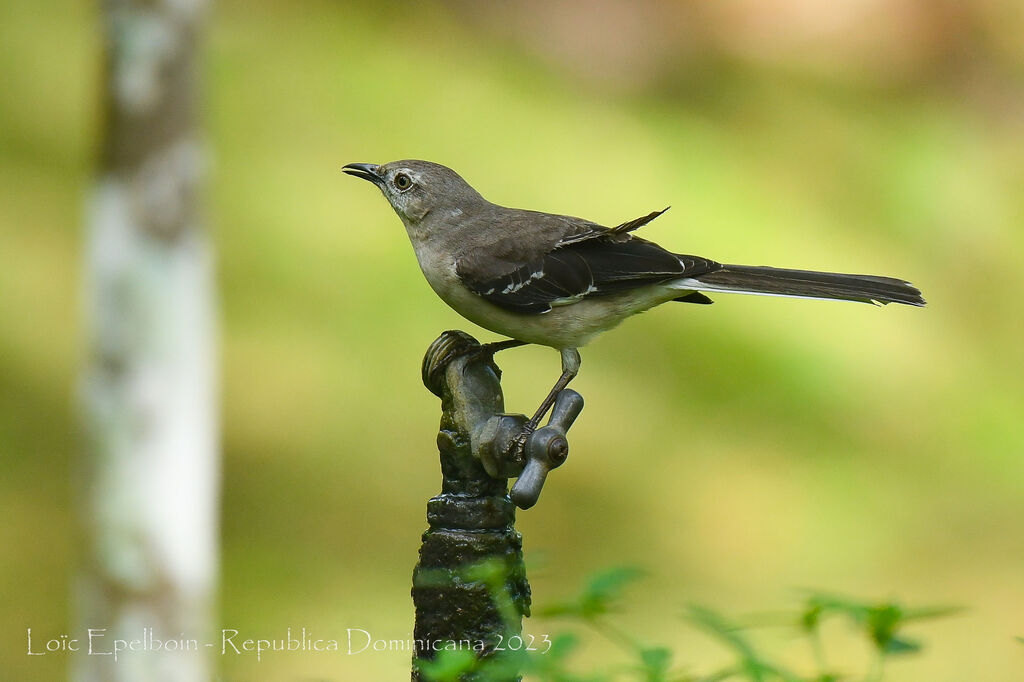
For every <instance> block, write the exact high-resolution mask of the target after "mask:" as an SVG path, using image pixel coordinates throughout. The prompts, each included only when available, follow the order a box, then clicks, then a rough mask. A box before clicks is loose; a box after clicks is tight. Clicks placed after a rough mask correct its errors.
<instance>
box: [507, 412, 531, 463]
mask: <svg viewBox="0 0 1024 682" xmlns="http://www.w3.org/2000/svg"><path fill="white" fill-rule="evenodd" d="M536 430H537V425H536V424H534V423H533V422H532V421H528V422H526V424H524V425H523V428H522V430H521V431H520V432H519V433H517V434H516V435H515V436H514V437H513V438H512V442H511V443H510V444H509V452H510V453H511V454H512V456H513V457H514V458H515V459H516V460H517V461H519V462H526V442H527V441H528V440H530V436H532V435H533V432H534V431H536Z"/></svg>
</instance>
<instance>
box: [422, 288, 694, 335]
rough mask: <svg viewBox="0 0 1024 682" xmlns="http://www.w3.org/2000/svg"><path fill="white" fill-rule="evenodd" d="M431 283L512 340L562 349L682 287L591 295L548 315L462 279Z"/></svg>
mask: <svg viewBox="0 0 1024 682" xmlns="http://www.w3.org/2000/svg"><path fill="white" fill-rule="evenodd" d="M424 274H427V273H426V269H425V271H424ZM453 275H454V273H453ZM427 281H428V282H429V283H430V286H431V288H432V289H433V290H434V292H435V293H437V295H438V296H440V297H441V299H442V300H443V301H444V302H445V303H447V304H448V305H449V306H450V307H451V308H452V309H453V310H455V312H457V313H459V314H460V315H462V316H463V317H465V318H466V319H467V320H469V321H470V322H473V323H474V324H477V325H479V326H481V327H483V328H484V329H488V330H490V331H492V332H495V333H497V334H502V335H504V336H508V337H510V338H513V339H518V340H520V341H525V342H527V343H536V344H540V345H543V346H551V347H552V348H559V349H561V348H579V347H581V346H585V345H586V344H587V343H589V342H590V341H591V340H592V339H593V338H594V337H595V336H597V335H598V334H600V333H601V332H603V331H607V330H608V329H611V328H612V327H614V326H616V325H618V324H619V323H620V322H622V320H624V319H626V318H627V317H629V316H630V315H633V314H635V313H638V312H641V311H643V310H646V309H648V308H650V307H652V306H655V305H658V304H659V303H663V302H665V301H668V300H671V299H672V298H675V297H677V296H679V292H678V291H675V290H670V289H668V288H664V287H643V288H641V289H636V290H633V291H627V292H623V293H620V294H615V295H611V296H592V297H590V298H586V299H583V300H581V301H578V302H576V303H572V304H570V305H562V306H555V307H554V308H552V309H551V310H550V311H548V312H546V313H541V314H525V313H516V312H512V311H510V310H506V309H505V308H502V307H500V306H497V305H495V304H493V303H491V302H489V301H487V300H486V299H484V298H481V297H480V296H477V295H476V294H474V293H473V292H471V291H470V290H469V289H467V288H466V287H465V286H464V285H462V283H461V282H459V281H458V279H457V277H454V276H453V277H451V278H447V277H446V278H443V279H442V278H436V279H433V280H432V278H431V277H430V276H428V277H427Z"/></svg>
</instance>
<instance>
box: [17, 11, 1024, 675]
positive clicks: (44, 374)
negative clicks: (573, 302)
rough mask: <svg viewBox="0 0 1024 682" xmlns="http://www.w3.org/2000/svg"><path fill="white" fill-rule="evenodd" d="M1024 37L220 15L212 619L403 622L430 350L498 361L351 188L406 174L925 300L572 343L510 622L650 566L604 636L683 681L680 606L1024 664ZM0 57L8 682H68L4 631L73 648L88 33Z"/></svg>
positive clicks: (251, 627)
mask: <svg viewBox="0 0 1024 682" xmlns="http://www.w3.org/2000/svg"><path fill="white" fill-rule="evenodd" d="M1022 32H1024V20H1022V18H1021V7H1020V4H1019V3H1015V2H1014V3H1001V2H997V1H996V0H983V1H979V2H974V3H932V2H925V1H923V0H918V1H914V0H894V1H893V2H887V3H881V2H868V1H867V0H862V1H860V2H852V3H836V4H835V6H833V4H832V3H804V2H798V1H797V0H782V1H781V2H778V3H764V5H762V4H759V3H752V2H747V1H744V0H728V1H727V2H722V3H695V4H694V3H686V4H684V3H670V2H654V1H644V2H636V3H626V2H615V1H613V0H602V2H599V3H584V2H563V3H554V4H545V3H541V2H539V1H535V2H523V3H503V4H501V5H498V4H497V3H496V4H495V5H494V6H491V5H489V4H483V3H479V4H477V3H470V2H468V1H466V2H454V1H453V2H446V3H445V2H427V3H416V4H412V3H374V4H371V3H355V2H352V3H348V2H344V3H342V2H326V1H321V2H315V1H307V2H241V1H239V0H226V1H224V2H217V3H216V5H215V7H214V11H213V14H212V16H211V24H210V32H209V35H208V44H207V53H206V60H205V64H206V81H205V88H206V90H205V96H206V107H205V110H206V129H207V131H208V142H209V148H210V152H211V162H212V163H211V168H210V170H211V172H210V176H209V178H210V180H209V185H208V192H207V209H208V211H207V215H208V223H209V225H210V227H211V230H212V232H213V234H214V236H215V241H216V245H217V249H218V254H219V273H218V275H219V282H220V304H221V310H222V353H221V356H222V368H223V382H222V383H223V408H222V410H223V442H224V457H225V463H224V471H223V477H224V478H223V522H222V537H223V562H222V581H221V596H220V616H219V619H218V623H219V625H220V626H223V627H230V628H237V629H239V630H240V631H242V632H243V633H251V636H254V637H255V636H263V637H271V636H273V637H281V636H283V632H284V629H285V628H286V627H292V628H293V629H295V628H301V627H306V628H308V629H310V630H312V631H314V632H315V633H317V634H319V635H320V636H324V637H327V636H332V637H343V635H344V630H345V628H362V629H366V630H369V631H371V632H373V633H374V634H375V636H380V637H384V638H387V639H394V638H405V637H407V636H408V633H409V632H410V631H411V625H412V605H411V600H410V598H409V585H410V574H411V570H412V567H413V564H414V563H415V561H416V551H417V549H418V546H419V536H420V533H421V531H422V530H423V528H424V527H425V520H424V503H425V501H426V500H427V498H429V497H430V496H431V495H432V494H434V493H435V492H436V491H437V490H438V486H439V472H438V463H437V456H436V450H435V446H434V436H435V433H436V428H437V419H438V414H439V412H438V405H437V401H436V400H435V399H434V398H433V396H431V395H430V394H429V393H427V392H426V391H425V390H424V389H423V387H422V386H421V385H420V381H419V363H420V358H421V356H422V353H423V351H424V350H425V349H426V347H427V345H428V344H429V343H430V341H431V340H433V338H434V337H435V336H436V335H437V334H438V333H439V332H440V331H441V330H443V329H448V328H463V329H466V330H467V331H469V332H471V333H474V334H476V335H478V336H479V337H480V338H482V339H485V340H493V338H494V337H493V335H490V334H489V333H487V332H484V331H482V330H479V329H477V328H474V327H473V326H472V325H470V324H469V323H467V322H464V321H462V320H461V319H460V318H459V317H457V315H456V314H455V313H454V312H452V311H450V310H448V309H447V308H446V307H445V306H444V305H443V304H441V303H440V302H439V301H438V300H437V299H436V298H435V296H434V294H433V293H432V292H431V291H430V289H429V288H428V287H427V285H426V284H425V282H424V281H423V279H422V276H421V275H420V273H419V271H418V268H417V266H416V262H415V259H414V257H413V254H412V250H411V248H410V247H409V245H408V243H407V241H406V237H405V235H404V232H403V230H402V228H401V225H400V223H399V221H398V219H397V218H396V217H395V216H394V215H393V213H392V212H391V210H390V208H389V207H388V205H387V204H386V202H385V201H384V199H383V198H382V197H380V196H379V194H378V193H377V192H376V190H374V189H373V188H372V187H370V186H368V185H367V184H366V183H362V182H359V181H357V180H354V179H352V178H349V177H346V176H344V175H342V174H341V173H340V167H341V165H342V164H344V163H347V162H353V161H363V162H385V161H389V160H394V159H397V158H410V157H411V158H424V159H430V160H435V161H439V162H441V163H445V164H446V165H449V166H451V167H453V168H455V169H456V170H458V171H459V172H460V173H461V174H462V175H463V176H464V177H465V178H467V180H469V181H470V182H471V183H472V184H473V185H475V186H476V187H477V188H478V189H479V190H480V191H481V192H482V193H483V194H484V195H485V196H486V197H488V198H489V199H491V200H493V201H496V202H498V203H503V204H506V205H514V206H523V207H529V208H535V209H540V210H547V211H553V212H560V213H569V214H574V215H581V216H586V217H588V218H591V219H593V220H596V221H598V222H602V223H605V224H616V223H618V222H621V221H622V220H625V219H628V218H632V217H635V216H637V215H641V214H643V213H646V212H648V211H651V210H655V209H659V208H661V207H663V206H665V205H668V204H671V205H672V206H673V209H672V210H671V211H670V212H669V213H668V214H667V215H666V216H665V217H663V218H661V219H660V220H658V221H656V222H655V223H653V224H652V225H651V226H650V227H647V228H645V233H644V236H646V237H648V238H651V239H654V240H656V241H659V242H661V243H663V244H664V245H666V246H668V247H670V248H674V249H675V250H677V251H681V252H685V253H696V254H701V255H706V256H708V257H711V258H715V259H718V260H723V261H728V262H738V263H750V264H772V265H777V266H792V267H804V268H818V269H830V270H838V271H850V272H872V273H878V274H885V275H895V276H900V277H905V278H907V279H909V280H911V281H913V282H914V283H915V284H917V285H918V286H920V288H921V289H922V290H923V291H924V294H925V297H926V298H927V299H928V301H929V307H928V308H926V309H924V310H918V309H906V308H897V307H894V306H890V307H888V308H884V309H881V308H873V307H870V306H865V305H854V304H838V303H826V302H820V301H792V300H781V299H766V298H763V297H743V296H733V297H729V296H726V295H721V296H718V297H716V304H715V305H714V306H711V307H707V308H700V307H697V306H665V307H663V308H662V309H658V310H655V311H652V312H650V313H647V314H645V315H642V316H640V317H639V318H636V319H633V320H630V321H627V322H626V323H625V324H624V325H623V326H622V327H621V328H619V329H618V330H617V331H616V332H615V333H613V334H609V335H607V336H605V337H603V338H601V339H600V340H598V341H596V342H595V343H594V344H592V346H591V347H588V348H586V349H585V350H584V351H583V358H584V362H583V370H582V373H581V375H580V377H579V378H578V379H577V380H576V382H575V383H574V384H573V385H574V387H575V388H576V389H577V390H579V391H580V392H581V393H583V395H584V396H585V397H586V399H587V408H586V410H585V411H584V413H583V415H582V417H581V419H580V421H579V422H577V426H576V427H575V429H574V441H573V456H572V458H571V460H570V461H569V462H568V464H567V466H565V467H564V468H562V469H561V470H559V471H558V472H557V473H556V474H555V475H553V476H552V478H551V479H550V481H549V483H548V485H547V488H546V490H545V493H544V496H543V498H542V501H541V503H540V504H539V506H538V507H536V508H535V509H532V510H530V511H528V512H524V513H521V514H520V515H519V528H520V530H521V531H522V533H523V535H524V538H525V546H526V551H527V562H528V566H529V568H530V572H531V578H532V583H533V588H534V594H535V599H536V601H537V603H539V604H543V603H544V602H545V600H549V599H552V598H554V597H559V596H564V595H565V594H566V593H568V592H570V591H571V590H572V589H574V587H575V586H576V585H578V584H579V582H580V580H581V579H582V577H583V576H584V575H585V574H586V573H589V572H591V571H593V570H596V569H599V568H603V567H607V566H609V565H619V564H623V563H629V564H636V565H640V566H644V567H646V568H647V569H648V570H649V572H650V577H649V579H648V580H647V581H646V582H645V583H643V585H642V587H641V588H640V589H638V590H635V591H634V592H633V596H634V597H635V600H634V601H633V603H632V604H631V605H630V609H629V611H628V613H627V614H625V615H624V616H623V617H622V621H621V622H622V624H623V625H624V626H625V627H627V628H629V630H630V631H631V632H633V633H634V634H636V635H637V636H638V637H641V638H643V639H647V640H650V641H654V642H658V643H663V644H667V645H669V646H671V647H673V648H674V649H675V650H676V652H677V656H678V658H679V660H681V661H684V662H685V661H689V662H693V663H695V664H704V663H707V662H711V661H715V660H719V659H720V658H721V656H722V652H721V651H719V650H717V649H714V648H709V647H708V646H707V644H706V640H704V639H701V638H700V637H699V636H698V635H695V634H694V633H693V632H692V631H691V630H689V629H687V628H686V626H685V625H684V624H683V623H682V622H681V620H680V618H679V615H680V613H681V611H682V605H683V604H684V603H686V602H687V601H700V602H703V603H708V604H711V605H714V606H717V607H721V608H723V609H726V610H731V611H751V610H762V609H772V608H776V607H779V606H780V605H784V604H789V603H791V602H792V597H793V595H794V593H795V590H797V589H798V588H801V587H816V588H821V589H827V590H835V591H841V592H848V593H853V594H859V595H864V596H873V597H874V596H876V597H888V596H898V597H899V598H901V599H904V600H906V601H908V602H911V603H936V602H939V603H952V604H961V605H964V606H967V607H969V609H970V610H969V611H968V612H967V613H966V614H965V615H962V616H959V617H956V618H951V619H948V620H945V621H942V622H939V623H936V624H933V625H929V626H927V628H922V629H921V631H920V632H919V633H918V634H921V635H922V636H923V637H924V638H925V639H926V640H927V642H928V643H929V647H928V649H927V650H926V652H925V654H924V655H923V656H920V657H915V658H908V659H906V660H905V661H902V662H899V663H896V664H894V665H893V667H892V668H891V669H890V671H889V672H890V676H889V678H888V679H893V680H934V681H946V680H948V681H958V682H959V681H962V680H968V679H970V680H1017V679H1022V678H1024V650H1022V647H1021V645H1020V643H1018V642H1016V641H1015V640H1014V636H1015V635H1022V634H1024V600H1022V594H1024V534H1022V532H1021V522H1022V519H1024V425H1022V416H1024V394H1022V377H1024V351H1022V342H1021V337H1022V335H1024V310H1022V306H1021V304H1020V303H1019V299H1018V296H1019V293H1020V292H1021V291H1022V290H1024V262H1022V257H1021V256H1022V253H1024V232H1022V229H1021V226H1022V225H1024V85H1022V74H1024V47H1022V43H1021V41H1020V36H1021V35H1022ZM0 41H2V44H3V49H2V51H0V84H2V86H3V93H2V96H0V240H2V241H0V491H2V503H0V505H2V509H3V512H4V520H3V523H2V524H0V546H2V547H3V548H4V549H3V552H2V554H3V559H2V560H0V585H2V586H3V588H2V591H0V614H3V636H2V642H0V672H2V677H3V679H8V680H30V679H44V678H45V679H60V678H63V677H64V666H65V664H66V662H67V659H64V658H59V657H49V658H47V659H45V660H41V661H37V660H31V661H30V660H29V659H28V657H27V656H25V654H24V628H25V627H28V626H31V627H35V628H39V630H41V631H53V632H61V631H67V629H68V628H69V627H70V623H71V619H70V612H71V609H72V604H71V601H72V599H71V587H70V585H71V578H72V574H73V566H74V555H73V549H72V548H73V545H74V541H75V537H74V534H75V525H74V507H73V497H72V486H71V480H72V474H71V472H72V470H73V462H74V458H75V455H76V452H77V450H76V448H77V445H76V442H77V441H76V435H75V429H76V427H75V411H74V396H75V386H76V374H77V366H78V363H79V360H80V355H81V348H80V338H79V330H80V322H79V300H78V288H79V283H80V280H81V274H82V273H81V267H80V263H81V251H82V246H83V244H82V231H81V223H82V214H83V207H84V203H85V198H86V194H87V190H88V187H89V182H90V179H91V177H92V168H93V159H94V152H95V148H96V143H95V137H96V134H97V131H98V128H99V122H98V113H97V102H98V94H97V88H98V84H99V38H98V18H97V9H96V8H95V7H93V6H92V5H91V4H90V3H77V2H60V1H57V0H38V1H36V2H5V3H3V4H2V7H0ZM499 362H500V364H501V366H502V368H503V369H504V370H505V377H504V385H505V389H506V403H507V405H508V406H509V408H510V409H512V410H514V411H523V412H528V411H530V410H531V409H532V408H533V407H534V406H535V404H536V403H537V402H538V401H539V399H540V398H541V397H542V396H543V394H544V393H545V392H546V390H547V388H548V386H549V385H550V383H551V382H552V381H553V380H554V378H555V377H556V375H557V371H558V356H557V354H556V353H555V352H553V351H552V350H550V349H543V348H528V349H523V350H515V351H510V352H507V353H504V354H502V355H501V356H499ZM527 628H528V630H529V631H531V632H534V633H537V634H540V633H544V632H551V631H554V630H557V628H558V626H557V625H552V624H550V623H544V622H540V621H528V623H527ZM776 646H778V647H781V648H782V650H783V651H784V652H785V654H784V655H785V656H786V657H790V658H791V659H792V660H794V661H799V660H800V659H801V658H802V657H803V656H805V653H804V652H803V651H802V650H799V649H797V648H796V647H795V646H793V647H791V648H792V650H791V651H787V650H786V647H787V646H789V644H788V643H787V641H785V637H783V636H780V639H779V641H778V642H777V643H776ZM592 653H593V654H594V655H595V656H597V657H601V656H604V655H606V654H607V653H608V652H604V651H601V650H600V649H599V648H595V650H594V651H593V652H592ZM861 653H862V652H858V651H844V652H841V654H839V655H837V657H845V659H846V660H849V661H851V662H855V661H856V660H858V657H859V656H860V655H861ZM218 663H219V664H220V665H221V670H222V672H223V676H224V679H225V680H232V681H233V680H260V681H264V680H309V679H331V680H342V679H345V680H355V679H359V680H384V679H403V678H404V676H405V675H406V674H407V669H408V663H409V660H408V654H407V653H402V652H387V653H364V654H361V655H358V656H344V655H324V654H321V655H313V654H305V655H290V656H289V655H277V656H270V657H267V658H264V660H263V661H262V662H261V663H257V662H256V661H255V659H254V658H253V657H231V656H229V657H224V658H223V659H220V660H219V661H218Z"/></svg>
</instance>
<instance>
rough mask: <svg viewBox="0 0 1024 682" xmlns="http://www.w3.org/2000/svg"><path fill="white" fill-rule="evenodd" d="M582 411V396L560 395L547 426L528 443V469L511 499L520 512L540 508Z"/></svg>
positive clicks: (571, 392)
mask: <svg viewBox="0 0 1024 682" xmlns="http://www.w3.org/2000/svg"><path fill="white" fill-rule="evenodd" d="M582 410H583V396H581V395H580V394H579V393H577V392H576V391H574V390H572V389H569V388H567V389H565V390H563V391H562V392H561V393H559V394H558V397H557V398H556V399H555V405H554V407H553V408H552V410H551V418H550V419H548V423H547V425H546V426H544V427H542V428H539V429H537V430H536V431H534V432H533V433H532V434H530V436H529V438H528V439H527V441H526V447H525V448H524V450H525V452H526V466H525V467H524V468H523V472H522V473H521V474H519V478H518V480H516V483H515V485H513V486H512V490H511V492H510V493H509V496H510V497H511V498H512V501H513V502H514V503H515V505H516V506H517V507H519V508H520V509H529V508H530V507H532V506H533V505H535V504H537V500H538V499H539V498H540V491H541V489H542V488H543V487H544V481H545V480H546V479H547V476H548V472H549V471H551V470H552V469H557V468H558V467H560V466H562V464H563V463H565V460H566V458H567V457H568V456H569V441H568V439H567V438H566V437H565V434H566V432H567V431H568V430H569V428H570V427H571V426H572V424H573V422H574V421H576V418H577V417H578V416H580V412H581V411H582Z"/></svg>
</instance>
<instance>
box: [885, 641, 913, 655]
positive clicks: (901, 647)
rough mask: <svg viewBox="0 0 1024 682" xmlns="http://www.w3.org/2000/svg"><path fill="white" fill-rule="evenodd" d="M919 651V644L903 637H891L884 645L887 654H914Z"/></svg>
mask: <svg viewBox="0 0 1024 682" xmlns="http://www.w3.org/2000/svg"><path fill="white" fill-rule="evenodd" d="M920 650H921V643H920V642H918V641H915V640H912V639H906V638H904V637H892V638H891V639H890V640H889V641H888V642H887V643H886V645H885V653H887V654H896V655H900V654H914V653H917V652H918V651H920Z"/></svg>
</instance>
